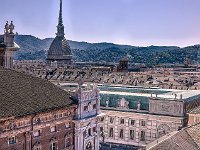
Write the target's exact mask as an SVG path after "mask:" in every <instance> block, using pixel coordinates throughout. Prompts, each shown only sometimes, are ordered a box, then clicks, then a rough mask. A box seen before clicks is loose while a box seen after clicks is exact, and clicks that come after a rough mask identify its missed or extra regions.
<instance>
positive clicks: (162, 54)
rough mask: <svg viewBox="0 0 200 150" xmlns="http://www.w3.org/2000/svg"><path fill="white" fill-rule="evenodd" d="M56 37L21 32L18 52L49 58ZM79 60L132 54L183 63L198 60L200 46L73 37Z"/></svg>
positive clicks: (134, 59)
mask: <svg viewBox="0 0 200 150" xmlns="http://www.w3.org/2000/svg"><path fill="white" fill-rule="evenodd" d="M52 40H53V39H52V38H47V39H43V40H41V39H39V38H36V37H34V36H31V35H17V36H16V40H15V41H16V43H17V44H18V45H19V46H20V47H21V49H20V51H19V52H17V54H16V59H18V60H23V59H26V60H30V59H45V58H46V55H47V50H48V48H49V46H50V44H51V42H52ZM69 44H70V46H71V48H72V52H73V56H74V59H75V61H94V62H96V61H106V62H118V61H119V60H120V59H121V58H122V57H124V56H126V55H129V57H130V61H131V62H134V63H145V64H146V65H156V64H161V63H183V62H184V59H185V58H186V57H190V58H191V59H192V60H193V61H198V59H199V58H198V56H200V55H198V53H199V54H200V46H199V45H195V46H189V47H185V48H180V47H176V46H149V47H135V46H129V45H117V44H113V43H87V42H76V41H69Z"/></svg>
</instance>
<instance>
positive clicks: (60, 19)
mask: <svg viewBox="0 0 200 150" xmlns="http://www.w3.org/2000/svg"><path fill="white" fill-rule="evenodd" d="M58 24H59V25H62V24H63V20H62V0H60V12H59V21H58Z"/></svg>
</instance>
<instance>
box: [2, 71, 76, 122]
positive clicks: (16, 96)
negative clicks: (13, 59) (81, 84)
mask: <svg viewBox="0 0 200 150" xmlns="http://www.w3.org/2000/svg"><path fill="white" fill-rule="evenodd" d="M72 104H74V102H73V101H72V100H71V99H70V95H69V94H68V93H67V92H65V91H63V90H62V89H60V88H58V87H56V86H55V85H54V84H52V83H50V82H49V81H46V80H42V79H40V78H36V77H32V76H28V75H25V74H22V73H19V72H16V71H13V70H9V69H4V68H0V119H1V118H4V117H11V116H23V115H27V114H32V113H37V112H42V111H47V110H51V109H55V108H61V107H67V106H70V105H72Z"/></svg>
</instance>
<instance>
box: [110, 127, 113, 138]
mask: <svg viewBox="0 0 200 150" xmlns="http://www.w3.org/2000/svg"><path fill="white" fill-rule="evenodd" d="M109 137H113V128H110V130H109Z"/></svg>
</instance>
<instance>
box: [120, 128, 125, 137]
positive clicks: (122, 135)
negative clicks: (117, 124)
mask: <svg viewBox="0 0 200 150" xmlns="http://www.w3.org/2000/svg"><path fill="white" fill-rule="evenodd" d="M119 137H120V138H121V139H123V138H124V130H123V129H120V132H119Z"/></svg>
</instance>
